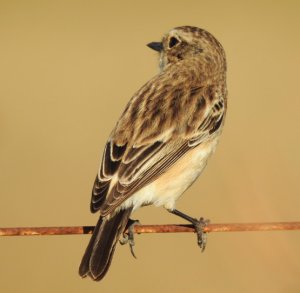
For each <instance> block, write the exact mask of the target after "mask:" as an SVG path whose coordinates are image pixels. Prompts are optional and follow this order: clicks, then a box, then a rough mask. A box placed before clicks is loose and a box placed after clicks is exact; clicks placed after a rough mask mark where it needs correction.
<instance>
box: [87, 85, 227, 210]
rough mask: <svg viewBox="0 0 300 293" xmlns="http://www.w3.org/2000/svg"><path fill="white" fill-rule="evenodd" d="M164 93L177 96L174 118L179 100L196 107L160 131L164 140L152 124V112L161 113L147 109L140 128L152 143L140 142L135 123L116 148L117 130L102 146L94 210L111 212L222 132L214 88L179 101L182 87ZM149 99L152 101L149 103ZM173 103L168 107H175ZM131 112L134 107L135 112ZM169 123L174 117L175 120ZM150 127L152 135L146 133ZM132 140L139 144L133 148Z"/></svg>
mask: <svg viewBox="0 0 300 293" xmlns="http://www.w3.org/2000/svg"><path fill="white" fill-rule="evenodd" d="M144 92H145V91H143V93H144ZM164 94H165V95H168V94H169V95H172V94H173V95H175V99H176V100H175V102H176V107H175V108H176V111H173V112H172V115H173V114H174V113H175V114H174V115H177V116H178V115H181V114H182V113H181V112H182V110H181V108H182V107H181V106H180V103H181V102H180V100H185V102H187V100H188V102H189V103H193V105H194V109H193V111H192V112H191V113H189V114H190V115H189V116H190V117H188V120H185V121H182V123H181V124H180V123H178V125H176V127H175V128H174V127H173V128H172V126H171V125H169V126H168V128H167V129H163V132H164V133H166V134H168V135H166V136H165V137H164V136H163V135H162V134H161V132H160V131H159V130H158V129H156V128H155V127H153V125H151V120H153V121H156V120H157V119H158V118H156V117H153V113H154V112H155V111H156V112H157V113H158V115H161V111H158V110H157V109H154V110H153V109H147V110H148V111H149V112H151V113H152V115H151V120H149V119H148V120H147V113H146V114H145V113H140V115H142V114H143V115H142V117H144V121H143V122H142V124H141V125H142V126H141V127H142V129H143V128H144V127H145V124H147V125H148V126H147V128H148V129H147V130H146V135H147V137H149V135H150V136H151V140H149V139H147V140H143V139H141V138H140V136H142V135H143V131H140V130H141V128H140V127H134V126H135V125H136V124H134V123H133V124H132V128H134V129H131V130H130V133H131V138H130V139H131V140H130V139H127V140H126V141H124V138H123V139H122V140H120V141H121V142H122V143H119V144H118V135H117V134H118V131H116V130H115V131H114V132H113V135H112V137H111V138H110V140H109V141H108V142H107V144H106V147H105V150H104V154H103V159H102V164H101V167H100V170H99V173H98V176H97V177H96V180H95V184H94V188H93V193H92V200H91V210H92V212H95V211H98V210H100V212H101V214H102V215H103V216H105V215H108V214H109V213H111V212H113V211H114V210H115V209H116V208H117V207H118V206H120V204H122V203H123V202H124V201H125V200H126V199H128V198H129V197H130V196H131V195H133V194H134V193H135V192H137V191H138V190H140V189H141V188H143V187H144V186H146V185H148V184H150V183H151V182H153V181H154V180H156V179H157V178H158V177H159V176H160V175H161V174H162V173H164V172H166V171H167V170H168V169H170V168H172V166H173V165H174V164H175V163H176V162H177V161H178V160H179V159H180V158H181V157H183V156H184V155H185V154H186V153H187V152H189V150H191V149H192V148H194V147H196V146H197V145H199V144H200V143H203V142H205V141H207V140H209V139H212V138H213V137H214V136H215V135H216V134H217V133H218V131H219V130H220V129H221V125H222V124H223V121H224V119H223V118H224V115H225V110H226V105H225V102H224V101H225V97H223V95H217V94H216V91H214V89H212V88H209V89H208V88H205V87H196V88H194V89H192V90H191V91H190V92H189V96H188V97H187V96H185V97H183V96H182V95H184V91H183V90H180V89H177V90H174V91H173V92H171V93H170V92H169V93H166V92H164ZM152 96H153V94H152ZM152 96H151V99H153V97H152ZM159 99H160V100H162V99H163V98H162V97H160V98H159ZM168 99H172V97H168ZM133 100H134V99H133ZM133 104H134V103H133ZM135 104H136V103H135ZM149 104H150V102H149ZM173 104H174V103H173ZM173 104H171V107H172V108H174V105H173ZM135 107H136V105H135ZM190 108H191V107H190ZM151 110H152V111H151ZM130 111H131V112H132V111H133V110H132V109H131V107H130V106H129V107H127V108H126V111H125V112H124V113H123V116H126V115H127V112H130ZM180 111H181V112H180ZM135 112H136V109H134V113H135ZM135 117H137V116H135ZM131 118H132V116H131ZM135 119H138V118H135ZM173 119H175V118H174V117H173ZM181 120H182V119H181ZM177 121H180V119H177ZM123 124H124V123H123ZM151 127H152V129H153V131H152V133H151V132H149V128H150V129H151ZM117 128H119V129H122V131H123V129H124V128H125V127H124V125H122V123H121V124H118V125H117ZM122 133H124V131H123V132H122ZM136 133H138V135H136ZM135 142H138V143H137V144H135ZM141 142H142V143H141Z"/></svg>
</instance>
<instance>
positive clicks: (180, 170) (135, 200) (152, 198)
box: [117, 138, 218, 210]
mask: <svg viewBox="0 0 300 293" xmlns="http://www.w3.org/2000/svg"><path fill="white" fill-rule="evenodd" d="M217 142H218V138H215V139H214V140H212V141H209V142H206V143H203V144H200V145H199V146H197V147H195V148H194V149H192V150H190V151H189V152H188V153H186V154H185V155H184V156H183V157H182V158H181V159H180V160H178V161H177V162H176V163H175V164H174V165H173V166H172V168H171V169H169V170H168V171H167V172H166V173H164V174H162V175H161V176H160V177H159V178H158V179H156V180H155V181H154V182H152V183H150V184H149V185H147V186H145V187H144V188H142V189H141V190H139V191H138V192H136V193H135V194H134V195H132V196H131V197H130V198H128V199H127V200H126V201H125V202H124V203H123V204H122V205H121V206H120V207H119V208H118V209H117V210H120V209H126V208H129V207H132V206H133V210H136V209H138V208H139V207H141V206H143V205H149V204H154V205H156V206H163V207H164V208H166V209H168V210H173V209H174V208H175V202H176V200H177V199H178V198H179V197H180V196H181V195H182V194H183V193H184V191H185V190H186V189H187V188H188V187H189V186H190V185H191V184H192V183H193V182H194V181H195V180H196V179H197V177H198V176H199V175H200V174H201V172H202V170H203V169H204V167H205V166H206V162H207V159H208V158H209V157H210V155H211V154H212V153H213V152H214V151H215V148H216V145H217Z"/></svg>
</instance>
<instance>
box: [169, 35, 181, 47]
mask: <svg viewBox="0 0 300 293" xmlns="http://www.w3.org/2000/svg"><path fill="white" fill-rule="evenodd" d="M178 43H179V40H178V39H176V38H175V37H172V38H171V39H170V41H169V48H173V47H174V46H175V45H177V44H178Z"/></svg>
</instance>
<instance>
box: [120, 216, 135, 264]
mask: <svg viewBox="0 0 300 293" xmlns="http://www.w3.org/2000/svg"><path fill="white" fill-rule="evenodd" d="M135 225H140V221H139V220H131V219H129V221H128V223H127V226H126V229H125V230H127V232H126V233H123V238H122V239H120V240H119V242H120V244H121V245H124V244H127V243H128V244H129V248H130V252H131V254H132V256H133V257H134V258H137V257H136V255H135V253H134V250H133V247H134V245H135V242H134V226H135Z"/></svg>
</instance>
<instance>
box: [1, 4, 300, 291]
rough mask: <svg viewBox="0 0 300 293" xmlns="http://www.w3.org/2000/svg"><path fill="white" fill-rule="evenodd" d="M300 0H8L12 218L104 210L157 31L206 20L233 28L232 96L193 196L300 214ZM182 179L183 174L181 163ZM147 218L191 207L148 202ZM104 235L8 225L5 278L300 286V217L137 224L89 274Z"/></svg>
mask: <svg viewBox="0 0 300 293" xmlns="http://www.w3.org/2000/svg"><path fill="white" fill-rule="evenodd" d="M299 8H300V4H299V1H199V0H198V1H175V0H173V1H161V0H152V1H132V0H131V1H65V0H63V1H3V0H2V1H1V2H0V80H1V86H0V127H1V131H0V165H1V169H0V172H1V176H0V195H1V198H0V199H1V201H0V226H2V227H11V226H55V225H62V226H66V225H94V224H95V222H96V218H97V216H96V215H91V214H90V212H89V201H90V192H91V188H92V184H93V180H94V176H95V174H96V172H97V168H98V165H99V158H100V156H101V154H102V150H103V147H104V144H105V142H106V139H107V137H108V135H109V133H110V131H111V130H112V128H113V126H114V125H115V123H116V120H117V119H118V117H119V115H120V114H121V112H122V111H123V109H124V107H125V105H126V103H127V101H128V100H129V98H130V97H131V95H132V94H133V93H134V92H135V91H136V90H137V89H138V88H139V87H140V86H142V85H143V84H144V83H145V82H146V81H147V80H148V79H150V78H151V77H152V76H153V75H155V74H156V73H157V72H158V66H157V63H158V60H157V56H156V55H155V53H154V52H153V51H151V50H149V48H147V47H146V46H145V45H146V44H147V43H148V42H150V41H157V40H160V38H161V36H162V35H163V34H164V33H165V32H167V31H168V30H169V29H171V28H173V27H175V26H179V25H187V24H188V25H194V26H199V27H202V28H205V29H207V30H208V31H210V32H211V33H213V34H214V35H215V36H216V37H217V38H218V39H219V40H220V42H221V43H222V44H223V46H224V48H225V50H226V52H227V58H228V88H229V111H228V115H227V120H226V125H225V130H224V132H223V136H222V139H221V142H220V144H219V147H218V149H217V152H216V154H215V155H214V156H213V158H212V159H211V160H210V162H209V164H208V167H207V169H206V170H205V172H204V173H203V175H202V176H201V178H200V180H198V181H197V183H196V184H194V185H193V187H192V188H191V189H189V190H188V192H186V194H185V195H184V196H183V197H182V198H181V199H180V200H179V202H178V205H177V207H178V209H181V210H182V211H185V212H187V213H189V214H190V215H194V216H204V217H206V218H209V219H211V221H212V222H214V223H222V222H257V221H296V220H298V221H299V220H300V196H299V195H300V188H299V171H300V154H299V149H300V136H299V126H300V117H299V109H300V108H299V107H300V95H299V82H300V81H299V65H300V58H299V52H300V40H299V28H300V26H299V25H300V23H299V22H300V21H299V19H300V18H299V13H300V9H299ZM174 180H176V178H174ZM134 218H138V219H140V221H141V222H142V223H144V224H155V223H179V222H182V221H180V220H179V219H178V218H177V217H175V216H172V215H169V214H168V213H167V212H165V211H164V210H163V209H158V208H154V207H147V208H144V209H142V210H139V211H138V212H136V213H135V215H134ZM89 237H90V236H86V235H85V236H52V237H19V238H17V237H15V238H13V237H11V238H1V239H0V260H1V261H0V276H1V277H0V291H1V292H25V293H27V292H31V293H34V292H44V293H47V292H73V293H75V292H145V293H147V292H206V293H210V292H275V293H277V292H292V293H296V292H300V249H299V247H300V232H257V233H256V232H248V233H246V232H245V233H223V234H222V233H219V234H217V233H215V234H210V235H209V239H208V246H207V250H206V251H205V253H203V254H201V253H200V250H199V249H198V247H197V245H196V237H195V235H192V234H164V235H139V236H136V250H135V251H136V254H137V256H138V259H137V260H135V259H133V258H132V257H131V255H130V253H129V248H128V247H127V246H126V247H123V246H122V247H121V246H118V247H117V251H116V254H115V257H114V260H113V263H112V266H111V270H110V272H109V273H108V275H107V277H106V278H105V279H104V280H103V281H102V282H100V283H95V282H92V281H90V280H87V279H86V280H81V279H80V278H79V276H78V274H77V270H78V265H79V262H80V260H81V257H82V254H83V252H84V250H85V247H86V245H87V242H88V240H89Z"/></svg>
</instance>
